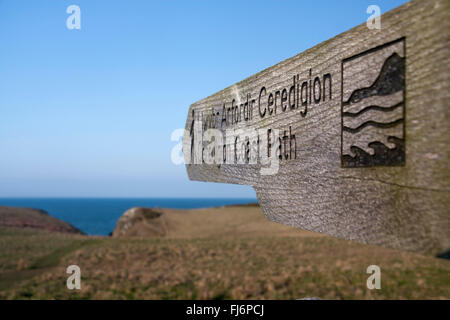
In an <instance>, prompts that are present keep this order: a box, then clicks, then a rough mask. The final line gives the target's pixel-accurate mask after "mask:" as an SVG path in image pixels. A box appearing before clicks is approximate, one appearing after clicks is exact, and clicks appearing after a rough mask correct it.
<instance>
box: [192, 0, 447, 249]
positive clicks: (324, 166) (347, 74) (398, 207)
mask: <svg viewBox="0 0 450 320" xmlns="http://www.w3.org/2000/svg"><path fill="white" fill-rule="evenodd" d="M255 54H257V52H256V53H255ZM388 60H389V61H388ZM402 68H403V69H402ZM310 70H311V81H312V84H314V81H315V80H314V79H315V77H316V76H317V77H318V78H319V81H320V85H319V83H317V86H316V89H317V90H316V98H317V96H318V94H319V87H320V88H321V89H320V90H321V98H320V99H319V100H320V102H319V103H314V96H312V97H311V99H310V101H309V102H310V104H309V105H308V106H307V112H306V114H305V108H304V106H302V105H301V104H300V105H299V106H296V107H295V108H294V109H291V108H290V106H289V105H287V106H286V105H285V107H286V108H285V109H286V111H283V101H282V98H283V89H284V88H285V89H286V91H287V92H289V89H290V87H291V86H292V85H293V79H294V78H295V77H297V75H298V78H296V79H297V82H296V85H299V86H300V85H301V84H302V83H303V82H304V81H307V82H309V80H310V76H309V73H310ZM325 75H330V76H331V96H330V95H329V91H328V90H329V88H328V86H329V82H330V81H328V82H327V81H326V77H325ZM399 75H401V76H402V77H403V78H401V79H400V78H398V76H399ZM377 79H380V80H379V81H378V82H376V81H377ZM402 79H403V80H402ZM402 81H403V82H402ZM401 83H403V84H404V86H403V87H401ZM308 84H309V83H308ZM396 86H397V87H396ZM262 87H265V89H266V91H265V92H266V94H265V95H264V96H263V97H264V99H263V100H264V101H266V102H267V101H268V100H267V99H268V95H269V94H270V93H273V94H274V95H276V92H277V91H280V92H279V94H278V95H276V97H275V98H276V99H275V100H277V103H278V105H277V109H276V111H275V109H274V108H272V110H273V113H272V115H270V114H269V108H267V103H266V105H264V107H266V109H265V110H266V114H265V115H264V117H261V114H260V111H259V108H258V106H257V100H258V98H259V94H260V92H261V89H262ZM309 87H310V88H312V86H311V85H310V86H309ZM355 92H356V93H355ZM248 95H250V98H249V96H248ZM306 95H308V93H307V94H305V96H306ZM312 95H314V92H312ZM352 95H353V96H352ZM303 98H305V97H303ZM233 99H234V100H235V102H234V103H233V106H234V105H236V104H237V105H240V104H244V103H245V102H246V101H247V99H249V100H250V101H251V100H252V99H255V100H256V101H255V104H253V107H252V108H247V109H245V107H244V108H237V111H236V113H235V117H234V119H239V118H240V121H233V117H232V116H231V117H228V120H229V122H228V123H227V122H226V121H225V122H223V120H222V119H223V117H224V111H225V114H226V113H227V112H228V111H227V108H228V107H230V106H231V105H232V104H231V103H232V101H233ZM297 100H298V101H300V100H301V99H297ZM301 101H303V100H301ZM449 101H450V1H447V0H433V1H432V0H428V1H412V2H410V3H407V4H405V5H403V6H401V7H399V8H396V9H394V10H392V11H390V12H387V13H385V14H384V15H383V16H382V17H381V30H376V29H372V30H371V29H368V28H367V26H366V24H362V25H360V26H358V27H355V28H353V29H351V30H349V31H347V32H345V33H342V34H340V35H338V36H336V37H334V38H332V39H330V40H328V41H325V42H323V43H321V44H319V45H317V46H315V47H313V48H311V49H309V50H307V51H305V52H303V53H300V54H298V55H296V56H294V57H292V58H290V59H287V60H285V61H282V62H280V63H278V64H277V65H275V66H273V67H270V68H268V69H266V70H263V71H261V72H259V73H257V74H255V75H253V76H251V77H249V78H247V79H245V80H243V81H241V82H238V83H236V84H234V85H233V86H230V87H228V88H226V89H224V90H222V91H220V92H218V93H216V94H214V95H212V96H209V97H207V98H205V99H203V100H201V101H199V102H196V103H194V104H192V105H191V106H190V109H189V112H188V119H187V121H186V132H187V133H188V134H185V137H184V139H183V153H184V156H185V159H186V161H187V163H188V162H189V161H190V162H191V163H188V164H186V168H187V172H188V175H189V178H190V179H192V180H199V181H210V182H222V183H236V184H245V185H250V186H252V187H253V188H254V189H255V190H256V194H257V196H258V199H259V202H260V205H261V207H262V209H263V212H264V214H265V216H266V217H267V218H268V219H269V220H272V221H276V222H279V223H283V224H287V225H291V226H295V227H298V228H302V229H306V230H311V231H315V232H321V233H325V234H328V235H332V236H335V237H341V238H346V239H351V240H356V241H359V242H363V243H370V244H375V245H381V246H385V247H390V248H399V249H405V250H412V251H418V252H422V253H427V254H436V253H440V252H444V251H446V250H449V249H450V165H449V163H450V162H449V160H450V144H449V137H450V125H449V110H450V109H449ZM224 103H225V109H223V105H224ZM286 103H287V101H285V104H286ZM396 105H397V106H396ZM364 109H366V110H364ZM275 112H276V113H275ZM248 113H250V114H248ZM212 114H214V116H212ZM230 114H233V112H232V111H231V113H230ZM246 118H248V119H247V120H245V119H246ZM371 119H375V120H371ZM200 120H201V121H202V122H200ZM371 121H372V122H371ZM375 122H377V123H378V124H374V123H375ZM199 123H201V124H199ZM196 124H197V125H198V127H197V129H199V130H197V133H195V132H196V131H195V126H196ZM205 124H206V125H207V127H213V128H216V129H218V130H221V131H222V132H224V133H225V132H228V131H226V130H227V129H234V130H239V129H258V130H260V132H267V130H268V129H272V130H275V129H278V130H280V131H281V133H282V134H283V133H284V131H285V130H286V131H289V128H290V129H291V134H293V135H295V154H294V155H292V153H291V154H290V155H289V151H290V152H292V149H291V150H287V151H286V150H283V156H284V155H286V156H287V157H288V159H286V158H283V159H282V160H280V161H279V169H278V171H277V173H276V174H273V175H262V174H261V168H262V167H264V164H261V163H257V164H246V163H244V164H237V163H235V164H233V163H216V164H206V163H202V161H201V157H202V155H201V154H200V155H199V154H198V153H197V154H196V155H195V154H194V153H195V152H194V150H200V149H203V148H205V150H206V152H208V148H207V145H208V143H207V142H206V141H202V140H201V139H197V140H196V139H195V138H194V136H196V137H197V138H198V137H199V134H200V133H201V132H204V131H205V129H207V127H205V128H201V125H205ZM344 127H348V128H349V129H347V130H348V131H345V129H344ZM358 127H360V128H358ZM199 132H200V133H199ZM254 132H256V130H254ZM200 135H201V134H200ZM253 138H255V136H253ZM249 140H251V139H249ZM291 140H292V139H291ZM233 141H234V140H233ZM242 141H244V139H242ZM242 141H241V140H240V141H239V144H241V142H242ZM401 141H403V144H402V143H400V142H401ZM291 143H292V142H291ZM226 144H227V148H228V149H227V150H228V152H230V151H229V150H231V149H234V145H233V143H228V142H227V143H226ZM239 144H237V145H239ZM288 144H289V143H288ZM258 146H259V145H258ZM259 147H260V148H261V150H263V151H261V153H262V152H267V151H266V149H264V148H266V147H267V144H264V143H261V145H260V146H259ZM291 147H292V145H291ZM196 148H197V149H196ZM360 150H363V151H364V152H360ZM285 151H286V152H285ZM358 152H360V153H361V155H362V156H361V158H354V157H355V155H356V153H358ZM345 154H347V155H348V157H347V158H345V159H347V160H348V161H347V160H345V159H344V160H343V157H344V155H345ZM374 154H376V155H375V157H378V158H376V159H375V160H374V159H373V157H374ZM363 156H364V157H365V158H364V159H363ZM195 157H197V161H199V162H197V163H194V162H193V161H194V158H195ZM371 157H372V158H371ZM355 159H357V160H355ZM363 160H364V161H363ZM228 161H230V159H229V158H228ZM346 161H347V162H346ZM352 161H353V162H352ZM358 161H359V162H358ZM361 161H362V162H361ZM361 164H362V165H361ZM352 165H354V167H351V166H352Z"/></svg>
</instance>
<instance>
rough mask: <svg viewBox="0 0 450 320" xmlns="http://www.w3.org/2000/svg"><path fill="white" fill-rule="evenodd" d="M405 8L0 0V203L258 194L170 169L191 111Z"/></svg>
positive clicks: (357, 1) (346, 0) (392, 1)
mask: <svg viewBox="0 0 450 320" xmlns="http://www.w3.org/2000/svg"><path fill="white" fill-rule="evenodd" d="M405 2H407V1H404V0H386V1H382V0H376V1H373V0H372V1H365V0H353V1H350V0H341V1H319V0H316V1H299V0H298V1H230V0H226V1H225V0H223V1H194V0H191V1H162V0H161V1H130V0H129V1H125V0H121V1H118V0H117V1H112V0H109V1H102V0H77V1H75V0H72V1H64V0H49V1H45V0H36V1H23V0H0V41H1V50H0V70H1V77H0V150H1V152H2V153H1V157H0V182H1V183H0V197H30V196H31V197H254V196H255V193H254V191H253V189H252V188H250V187H246V186H237V185H225V184H216V183H204V182H193V181H189V180H188V178H187V174H186V170H185V167H184V165H181V166H176V165H174V164H172V162H171V160H170V152H171V149H172V148H173V146H174V145H175V143H174V142H172V141H171V140H170V134H171V132H172V131H173V130H175V129H177V128H183V127H184V124H185V121H186V116H187V110H188V107H189V105H190V104H191V103H193V102H195V101H197V100H200V99H202V98H204V97H206V96H209V95H211V94H213V93H214V92H216V91H219V90H221V89H223V88H225V87H227V86H229V85H231V84H233V83H235V82H237V81H240V80H242V79H244V78H246V77H248V76H251V75H252V74H254V73H256V72H258V71H261V70H263V69H265V68H267V67H270V66H272V65H274V64H276V63H278V62H280V61H282V60H284V59H286V58H289V57H291V56H294V55H296V54H298V53H300V52H302V51H304V50H306V49H309V48H311V47H312V46H314V45H316V44H318V43H320V42H322V41H324V40H327V39H329V38H331V37H333V36H335V35H337V34H339V33H341V32H344V31H346V30H348V29H350V28H352V27H354V26H356V25H358V24H360V23H363V22H365V21H366V20H367V18H368V14H367V13H366V8H367V7H368V6H369V5H371V4H376V5H378V6H380V8H381V12H382V13H383V12H386V11H388V10H390V9H392V8H395V7H397V6H399V5H401V4H403V3H405ZM71 4H76V5H78V6H79V7H80V8H81V30H69V29H67V27H66V19H67V17H68V16H69V14H67V13H66V8H67V7H68V6H69V5H71Z"/></svg>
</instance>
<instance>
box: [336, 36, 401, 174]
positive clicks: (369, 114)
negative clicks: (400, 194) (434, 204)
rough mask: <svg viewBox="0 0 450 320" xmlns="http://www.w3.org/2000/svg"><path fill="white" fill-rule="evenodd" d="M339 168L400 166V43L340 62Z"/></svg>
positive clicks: (384, 46) (390, 44)
mask: <svg viewBox="0 0 450 320" xmlns="http://www.w3.org/2000/svg"><path fill="white" fill-rule="evenodd" d="M341 116H342V130H341V131H342V153H341V162H342V167H372V166H402V165H404V164H405V39H404V38H401V39H399V40H396V41H393V42H390V43H387V44H384V45H382V46H380V47H376V48H373V49H371V50H368V51H366V52H363V53H360V54H358V55H355V56H353V57H350V58H347V59H345V60H343V62H342V107H341Z"/></svg>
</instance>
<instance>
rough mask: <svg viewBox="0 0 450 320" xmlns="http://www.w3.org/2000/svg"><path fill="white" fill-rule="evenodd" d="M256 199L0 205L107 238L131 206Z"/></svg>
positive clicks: (8, 201) (16, 201) (0, 201)
mask: <svg viewBox="0 0 450 320" xmlns="http://www.w3.org/2000/svg"><path fill="white" fill-rule="evenodd" d="M255 203H257V199H256V198H0V206H9V207H21V208H24V207H25V208H35V209H37V210H42V211H45V212H47V213H48V214H49V215H50V216H52V217H55V218H57V219H60V220H62V221H64V222H67V223H68V224H70V225H72V226H74V227H75V228H77V229H79V230H81V231H82V232H83V233H85V234H88V235H99V236H108V235H109V234H110V233H111V232H112V231H113V230H114V228H115V226H116V223H117V220H118V219H119V218H120V217H121V216H122V214H123V213H124V212H125V211H127V210H128V209H130V208H132V207H147V208H155V207H160V208H173V209H196V208H210V207H223V206H229V205H254V204H255Z"/></svg>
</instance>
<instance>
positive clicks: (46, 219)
mask: <svg viewBox="0 0 450 320" xmlns="http://www.w3.org/2000/svg"><path fill="white" fill-rule="evenodd" d="M0 227H3V228H32V229H42V230H48V231H54V232H62V233H77V234H83V232H81V231H80V230H78V229H77V228H75V227H74V226H72V225H70V224H69V223H67V222H64V221H62V220H59V219H56V218H55V217H52V216H50V215H49V214H48V213H47V212H45V211H43V210H39V209H31V208H15V207H3V206H0Z"/></svg>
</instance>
